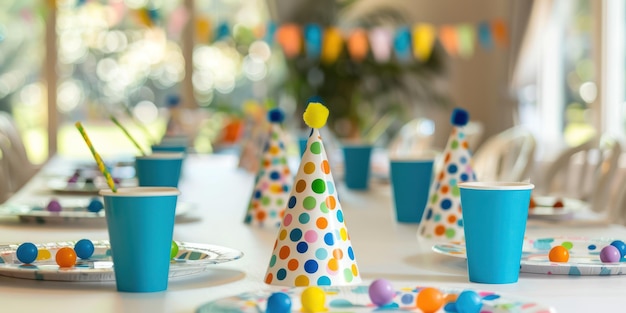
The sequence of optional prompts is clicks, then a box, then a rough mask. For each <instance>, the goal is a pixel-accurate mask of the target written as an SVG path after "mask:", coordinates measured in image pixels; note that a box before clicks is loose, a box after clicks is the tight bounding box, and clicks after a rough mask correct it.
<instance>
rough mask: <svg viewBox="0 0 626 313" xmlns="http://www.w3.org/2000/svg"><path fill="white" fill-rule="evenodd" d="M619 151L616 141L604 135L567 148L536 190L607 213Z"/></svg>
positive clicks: (619, 146) (620, 149)
mask: <svg viewBox="0 0 626 313" xmlns="http://www.w3.org/2000/svg"><path fill="white" fill-rule="evenodd" d="M621 152H622V148H621V145H620V144H619V142H618V141H617V140H615V139H614V138H612V137H611V136H607V135H604V136H600V137H596V138H592V139H590V140H588V141H587V142H585V143H583V144H581V145H578V146H576V147H572V148H569V149H566V150H564V151H563V152H562V153H561V154H560V155H559V156H558V157H557V159H556V160H555V161H554V162H553V163H552V164H550V166H548V168H547V169H546V171H545V175H544V178H543V180H542V181H541V184H542V185H541V186H540V187H541V188H539V190H538V191H539V193H543V194H547V195H555V196H563V197H572V198H576V199H581V200H584V201H587V202H588V203H589V207H590V209H591V210H592V211H594V212H597V213H606V212H607V211H609V210H608V209H607V208H608V207H609V203H608V198H609V197H610V194H611V184H612V182H613V180H614V177H615V173H616V172H617V168H618V161H619V158H620V155H621ZM609 213H610V212H609Z"/></svg>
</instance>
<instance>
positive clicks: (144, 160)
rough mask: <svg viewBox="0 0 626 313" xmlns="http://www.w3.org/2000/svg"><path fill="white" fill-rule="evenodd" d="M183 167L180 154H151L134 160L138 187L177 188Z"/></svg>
mask: <svg viewBox="0 0 626 313" xmlns="http://www.w3.org/2000/svg"><path fill="white" fill-rule="evenodd" d="M182 165H183V154H182V153H174V152H169V153H153V154H150V155H145V156H138V157H136V158H135V171H136V176H137V181H138V183H139V186H144V187H146V186H152V187H178V181H179V180H180V173H181V170H182Z"/></svg>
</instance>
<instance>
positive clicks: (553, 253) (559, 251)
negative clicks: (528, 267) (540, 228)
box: [548, 246, 569, 263]
mask: <svg viewBox="0 0 626 313" xmlns="http://www.w3.org/2000/svg"><path fill="white" fill-rule="evenodd" d="M548 257H549V258H550V262H560V263H564V262H567V261H568V260H569V251H567V248H565V247H563V246H555V247H553V248H552V249H550V254H549V255H548Z"/></svg>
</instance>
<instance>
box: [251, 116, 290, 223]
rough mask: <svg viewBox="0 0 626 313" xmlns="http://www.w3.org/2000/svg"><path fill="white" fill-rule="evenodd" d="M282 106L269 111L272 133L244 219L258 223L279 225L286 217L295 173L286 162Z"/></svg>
mask: <svg viewBox="0 0 626 313" xmlns="http://www.w3.org/2000/svg"><path fill="white" fill-rule="evenodd" d="M284 116H285V115H284V113H283V112H282V111H281V110H280V109H272V110H270V111H269V112H268V119H269V121H270V123H271V126H270V134H269V138H268V140H267V143H266V144H265V147H264V149H263V155H262V158H261V168H260V169H259V171H258V173H257V176H256V183H255V186H254V190H253V192H252V197H251V199H250V205H249V206H248V212H247V213H246V218H245V222H246V223H248V224H251V225H256V226H271V227H278V226H280V222H281V221H282V218H283V213H284V211H285V206H286V205H287V199H288V198H289V191H290V190H291V186H292V185H293V177H292V175H291V171H290V170H289V165H288V164H287V153H286V151H285V145H284V143H283V141H282V138H283V131H282V128H281V126H280V123H281V122H282V121H283V119H284Z"/></svg>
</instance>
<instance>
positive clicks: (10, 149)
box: [0, 111, 38, 191]
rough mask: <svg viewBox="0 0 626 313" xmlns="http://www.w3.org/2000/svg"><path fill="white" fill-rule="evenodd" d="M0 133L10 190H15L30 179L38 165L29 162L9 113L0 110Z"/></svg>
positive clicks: (20, 137)
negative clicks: (3, 139)
mask: <svg viewBox="0 0 626 313" xmlns="http://www.w3.org/2000/svg"><path fill="white" fill-rule="evenodd" d="M0 135H2V136H4V137H5V139H6V141H4V145H5V147H4V148H3V149H2V153H3V158H4V159H6V160H7V162H8V173H6V174H7V175H8V177H9V178H10V188H11V191H17V190H18V189H19V188H21V187H22V186H23V185H24V184H25V183H26V182H27V181H28V180H30V178H31V177H33V175H35V173H37V170H38V167H37V166H35V165H34V164H33V163H31V162H30V160H29V159H28V155H27V153H26V148H25V147H24V142H23V140H22V136H21V134H20V131H19V129H18V128H17V125H16V124H15V121H14V120H13V117H12V116H11V114H9V113H7V112H4V111H0Z"/></svg>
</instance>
